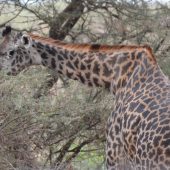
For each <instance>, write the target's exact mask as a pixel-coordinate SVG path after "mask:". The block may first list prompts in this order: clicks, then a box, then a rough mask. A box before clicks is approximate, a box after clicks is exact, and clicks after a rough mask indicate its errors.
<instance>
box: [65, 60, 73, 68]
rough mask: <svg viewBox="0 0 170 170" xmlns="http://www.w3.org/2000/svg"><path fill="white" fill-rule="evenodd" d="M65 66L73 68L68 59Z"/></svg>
mask: <svg viewBox="0 0 170 170" xmlns="http://www.w3.org/2000/svg"><path fill="white" fill-rule="evenodd" d="M66 66H67V67H69V68H71V69H72V70H75V68H74V67H73V65H72V64H71V63H70V61H68V62H67V63H66Z"/></svg>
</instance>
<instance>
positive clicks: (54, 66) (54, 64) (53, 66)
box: [51, 58, 56, 69]
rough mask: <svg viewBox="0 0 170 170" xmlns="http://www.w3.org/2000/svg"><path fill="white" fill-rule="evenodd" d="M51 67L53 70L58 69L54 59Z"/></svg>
mask: <svg viewBox="0 0 170 170" xmlns="http://www.w3.org/2000/svg"><path fill="white" fill-rule="evenodd" d="M51 66H52V68H53V69H54V68H56V63H55V59H54V58H52V59H51Z"/></svg>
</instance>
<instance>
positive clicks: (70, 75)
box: [66, 70, 73, 78]
mask: <svg viewBox="0 0 170 170" xmlns="http://www.w3.org/2000/svg"><path fill="white" fill-rule="evenodd" d="M66 75H67V77H69V78H71V77H72V76H73V73H71V72H69V71H68V70H67V72H66Z"/></svg>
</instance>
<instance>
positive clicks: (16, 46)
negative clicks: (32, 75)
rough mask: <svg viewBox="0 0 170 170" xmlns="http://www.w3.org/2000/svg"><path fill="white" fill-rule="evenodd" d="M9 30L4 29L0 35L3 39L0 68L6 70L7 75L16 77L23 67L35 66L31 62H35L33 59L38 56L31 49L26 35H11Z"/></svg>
mask: <svg viewBox="0 0 170 170" xmlns="http://www.w3.org/2000/svg"><path fill="white" fill-rule="evenodd" d="M9 28H10V27H6V28H5V30H3V33H2V36H3V37H4V39H3V41H2V43H1V44H0V46H1V48H0V68H1V69H4V70H6V71H7V74H8V75H17V74H18V73H19V72H21V71H22V70H23V69H24V68H25V67H28V66H30V65H32V64H36V63H33V61H34V62H36V61H37V60H36V59H35V58H36V57H37V58H39V56H38V53H36V51H34V50H32V49H31V48H32V40H31V37H30V36H29V35H28V34H26V33H24V34H23V33H17V34H15V35H12V34H11V30H9ZM7 40H8V41H7ZM2 47H4V48H2ZM33 58H34V59H33Z"/></svg>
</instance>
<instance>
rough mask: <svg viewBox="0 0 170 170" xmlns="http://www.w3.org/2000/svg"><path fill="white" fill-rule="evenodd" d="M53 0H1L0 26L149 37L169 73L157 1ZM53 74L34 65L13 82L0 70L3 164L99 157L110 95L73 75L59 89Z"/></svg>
mask: <svg viewBox="0 0 170 170" xmlns="http://www.w3.org/2000/svg"><path fill="white" fill-rule="evenodd" d="M57 2H58V1H57V0H50V1H49V0H48V1H47V0H44V1H42V0H27V1H25V0H24V1H21V0H17V1H11V0H7V1H2V2H0V5H1V6H0V7H1V16H2V18H3V19H2V21H0V23H1V24H0V27H3V26H4V25H5V24H11V25H13V26H14V28H15V30H16V31H19V30H27V31H32V32H38V33H41V34H42V35H43V36H50V37H52V38H54V39H60V40H65V41H69V42H92V43H108V44H129V43H133V44H134V43H135V44H142V43H148V44H149V45H151V46H152V48H153V50H154V53H156V54H157V55H159V56H160V57H159V58H160V60H161V64H162V66H164V68H165V70H166V72H167V73H168V74H169V75H170V71H169V69H168V68H169V65H170V59H169V57H168V56H169V50H170V45H169V44H170V43H169V41H170V39H169V27H170V22H169V21H170V10H169V7H168V5H162V4H156V3H155V4H154V7H152V8H151V6H150V5H149V4H148V3H147V1H143V0H134V1H124V0H122V1H113V0H105V1H99V0H84V1H83V0H78V1H77V0H70V1H66V0H65V1H64V0H63V1H60V2H64V3H63V6H62V7H61V6H60V5H58V4H57ZM60 8H62V9H60ZM7 9H8V10H7ZM7 16H8V17H7ZM21 23H22V25H21ZM28 23H29V24H28ZM160 30H161V31H160ZM159 58H158V60H159ZM164 60H165V62H164ZM168 62H169V64H168ZM36 74H37V75H36ZM52 75H53V76H52V77H51V76H50V78H48V80H47V81H46V82H45V83H44V81H43V79H46V78H47V76H48V75H47V72H46V71H45V70H44V69H42V68H40V67H38V68H37V67H36V68H34V69H33V70H28V71H27V72H26V73H24V76H22V74H21V76H18V77H16V78H15V80H14V79H10V78H7V77H6V76H4V75H3V74H1V75H0V76H1V78H0V80H1V81H0V96H1V98H2V100H0V106H1V107H0V109H1V110H0V116H1V117H2V118H1V120H2V121H1V122H2V123H1V125H0V126H1V129H2V130H1V131H0V147H1V152H0V157H1V159H0V160H1V162H0V165H1V166H2V169H9V167H10V168H11V169H12V168H13V169H15V168H18V167H20V168H21V167H26V166H27V167H30V168H35V169H38V168H39V165H40V164H41V166H44V168H46V167H51V168H53V169H57V168H58V169H64V168H65V166H67V165H68V164H69V163H70V162H71V161H72V159H73V158H76V157H77V155H78V154H79V157H82V159H84V153H86V152H87V153H88V154H90V153H93V154H94V152H92V151H95V156H94V155H93V157H97V158H98V159H101V157H100V156H101V155H104V153H103V150H104V142H105V137H104V131H105V130H104V129H105V124H106V120H107V117H108V115H109V113H110V112H111V108H112V105H113V104H112V100H111V99H112V97H111V96H109V95H108V93H107V92H104V91H103V89H92V90H91V89H87V88H86V87H82V86H81V85H79V84H77V83H74V82H72V81H71V82H69V85H68V86H64V88H63V86H62V84H60V83H58V84H55V85H54V83H55V82H56V81H57V80H58V78H56V77H55V74H52ZM25 77H26V78H25ZM61 78H62V77H61ZM63 81H64V82H66V81H65V79H63ZM30 82H31V83H30ZM38 83H39V86H37V84H38ZM53 85H54V86H53ZM52 86H53V88H52ZM58 86H60V87H58ZM56 87H57V88H56ZM37 89H38V90H37ZM59 89H60V90H59ZM63 89H64V92H63ZM47 90H49V92H48V93H46V96H44V95H43V94H44V92H46V91H47ZM35 91H36V93H35ZM32 96H34V98H32ZM66 99H67V100H66ZM49 101H51V102H49ZM11 127H12V128H11ZM23 127H24V128H23ZM90 151H91V152H90ZM5 153H6V154H5ZM96 153H97V154H96ZM4 155H5V156H4ZM39 155H40V156H39ZM82 155H83V156H82ZM39 160H40V161H39ZM40 162H41V163H40ZM101 162H102V161H101ZM21 169H22V168H21ZM65 169H66V168H65ZM79 169H80V168H79ZM81 169H83V167H81ZM93 169H95V168H93ZM96 169H99V167H97V168H96Z"/></svg>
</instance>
